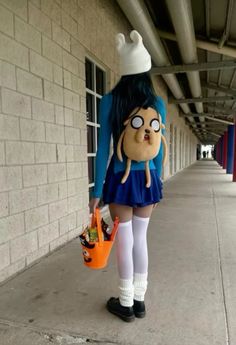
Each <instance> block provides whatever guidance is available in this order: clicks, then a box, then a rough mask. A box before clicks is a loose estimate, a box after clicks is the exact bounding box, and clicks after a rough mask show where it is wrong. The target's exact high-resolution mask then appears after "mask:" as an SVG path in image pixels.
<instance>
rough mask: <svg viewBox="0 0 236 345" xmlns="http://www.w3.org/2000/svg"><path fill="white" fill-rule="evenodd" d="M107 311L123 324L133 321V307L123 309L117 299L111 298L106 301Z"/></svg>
mask: <svg viewBox="0 0 236 345" xmlns="http://www.w3.org/2000/svg"><path fill="white" fill-rule="evenodd" d="M107 310H108V311H109V312H110V313H112V314H114V315H116V316H118V317H119V318H121V319H122V320H123V321H125V322H131V321H134V320H135V315H134V311H133V307H123V305H121V304H120V301H119V298H115V297H111V298H110V299H109V300H108V301H107Z"/></svg>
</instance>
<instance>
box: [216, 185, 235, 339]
mask: <svg viewBox="0 0 236 345" xmlns="http://www.w3.org/2000/svg"><path fill="white" fill-rule="evenodd" d="M212 199H213V205H214V213H215V222H216V236H217V249H218V263H219V271H220V284H221V289H222V297H223V307H224V320H225V331H226V345H231V341H230V333H229V317H228V311H227V305H226V295H225V285H224V272H223V267H222V251H221V246H220V234H219V222H218V217H217V210H216V196H215V193H214V189H213V187H212Z"/></svg>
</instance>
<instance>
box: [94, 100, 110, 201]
mask: <svg viewBox="0 0 236 345" xmlns="http://www.w3.org/2000/svg"><path fill="white" fill-rule="evenodd" d="M111 106H112V95H111V94H107V95H105V96H103V97H102V99H101V102H100V106H99V118H100V131H99V141H98V150H97V154H96V160H95V184H94V189H93V197H94V198H100V197H101V195H102V188H103V181H104V179H105V174H106V169H107V163H108V158H109V153H110V141H111V121H110V119H109V115H110V110H111Z"/></svg>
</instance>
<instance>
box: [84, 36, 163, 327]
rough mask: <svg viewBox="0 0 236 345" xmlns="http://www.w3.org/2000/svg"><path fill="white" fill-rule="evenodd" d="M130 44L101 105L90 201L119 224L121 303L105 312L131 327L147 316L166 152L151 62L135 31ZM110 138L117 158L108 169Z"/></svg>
mask: <svg viewBox="0 0 236 345" xmlns="http://www.w3.org/2000/svg"><path fill="white" fill-rule="evenodd" d="M130 38H131V42H130V43H127V42H126V40H125V36H124V35H123V34H121V33H120V34H118V35H117V37H116V43H117V50H118V54H119V57H120V73H121V79H120V80H119V82H118V83H117V85H116V86H115V87H114V88H113V89H112V90H111V91H110V92H109V93H107V94H106V95H104V96H103V97H102V99H101V103H100V125H101V128H100V134H99V143H98V151H97V155H96V169H95V173H96V176H95V186H94V191H93V198H92V200H91V201H90V211H91V213H92V212H94V211H95V208H96V207H97V206H98V203H99V201H100V198H101V197H102V198H103V202H104V204H108V205H109V210H110V214H111V217H112V219H113V220H114V218H115V217H116V216H117V217H119V220H120V223H119V227H118V232H117V235H116V256H117V266H118V273H119V286H118V291H119V297H118V298H115V297H111V298H110V299H109V300H108V302H107V309H108V310H109V311H110V312H111V313H113V314H115V315H116V316H118V317H120V318H121V319H122V320H124V321H127V322H129V321H133V320H134V319H135V316H136V317H138V318H142V317H144V316H145V315H146V308H145V303H144V297H145V293H146V290H147V279H148V248H147V228H148V223H149V219H150V216H151V214H152V211H153V208H154V206H155V204H156V203H158V202H159V201H160V199H161V198H162V182H161V179H160V177H161V171H162V160H163V155H164V154H163V152H164V150H163V148H166V142H165V139H164V137H163V135H162V134H163V131H164V124H165V122H166V110H165V105H164V102H163V100H162V98H161V97H158V96H157V95H156V93H155V91H154V88H153V85H152V81H151V78H150V76H149V73H148V71H149V70H150V69H151V57H150V55H149V53H148V51H147V50H146V48H145V47H144V45H143V41H142V37H141V36H140V34H139V33H138V32H137V31H135V30H134V31H132V32H131V33H130ZM111 137H112V138H113V155H112V157H111V160H110V163H109V167H108V169H107V163H108V159H109V151H110V141H111ZM161 142H162V144H161ZM148 150H149V151H152V154H151V156H150V155H149V154H148V152H146V151H148ZM129 151H130V152H129ZM149 153H150V152H149ZM150 157H151V159H150ZM104 179H105V183H104V185H103V182H104Z"/></svg>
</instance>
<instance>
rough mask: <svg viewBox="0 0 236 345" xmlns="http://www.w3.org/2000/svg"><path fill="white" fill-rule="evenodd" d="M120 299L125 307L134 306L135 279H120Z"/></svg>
mask: <svg viewBox="0 0 236 345" xmlns="http://www.w3.org/2000/svg"><path fill="white" fill-rule="evenodd" d="M119 290H120V295H119V300H120V304H121V305H122V306H123V307H132V305H133V303H134V285H133V279H120V281H119Z"/></svg>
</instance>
